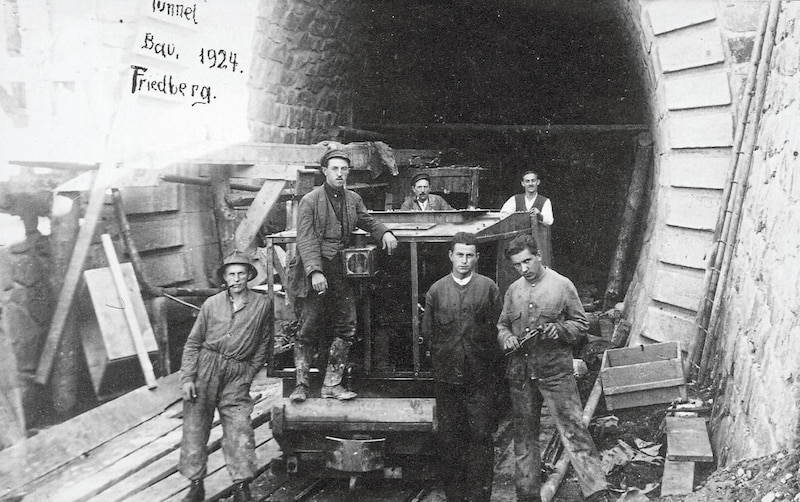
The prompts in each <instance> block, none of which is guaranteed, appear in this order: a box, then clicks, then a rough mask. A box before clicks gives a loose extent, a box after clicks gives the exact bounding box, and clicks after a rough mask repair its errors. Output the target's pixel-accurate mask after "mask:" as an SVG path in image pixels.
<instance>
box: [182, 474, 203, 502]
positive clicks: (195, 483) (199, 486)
mask: <svg viewBox="0 0 800 502" xmlns="http://www.w3.org/2000/svg"><path fill="white" fill-rule="evenodd" d="M205 499H206V489H205V487H204V486H203V478H200V479H193V480H192V484H191V485H189V493H187V494H186V496H185V497H183V500H182V501H181V502H203V501H204V500H205Z"/></svg>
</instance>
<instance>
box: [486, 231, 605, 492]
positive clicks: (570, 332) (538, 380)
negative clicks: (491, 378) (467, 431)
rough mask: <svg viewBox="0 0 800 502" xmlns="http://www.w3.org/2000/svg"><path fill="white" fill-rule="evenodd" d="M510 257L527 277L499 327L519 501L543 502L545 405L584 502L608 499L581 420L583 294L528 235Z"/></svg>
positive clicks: (512, 291) (513, 292)
mask: <svg viewBox="0 0 800 502" xmlns="http://www.w3.org/2000/svg"><path fill="white" fill-rule="evenodd" d="M506 258H508V259H509V260H511V262H512V263H513V264H514V268H515V269H516V270H517V272H519V274H520V275H521V277H520V278H519V279H517V280H516V281H515V282H514V283H512V284H511V286H509V287H508V290H507V291H506V294H505V298H504V301H503V312H502V313H501V314H500V320H499V321H498V323H497V329H498V341H499V342H500V346H501V347H502V348H503V350H505V351H507V352H511V353H508V355H507V359H508V363H507V368H506V377H507V378H508V381H509V387H510V394H511V409H512V421H513V425H514V454H515V457H516V460H515V462H516V480H515V485H516V492H517V501H518V502H539V501H540V500H541V498H540V490H541V478H540V475H541V453H540V448H539V425H540V424H539V418H540V413H541V409H542V404H543V403H544V404H546V405H547V409H548V411H549V413H550V416H551V417H552V418H553V421H554V422H555V424H556V428H557V429H558V432H559V434H560V435H561V442H562V443H563V445H564V451H565V452H566V453H567V455H569V459H570V461H571V462H572V466H573V468H574V469H575V473H576V474H577V477H578V484H579V485H580V488H581V492H583V496H584V499H585V500H587V501H588V502H597V501H609V502H610V501H611V498H610V497H611V496H610V495H609V493H608V490H607V484H606V477H605V474H604V473H603V469H602V467H601V465H600V457H599V455H598V453H597V448H596V447H595V445H594V442H593V441H592V437H591V436H590V435H589V431H588V430H587V429H586V426H584V425H583V422H582V416H583V409H582V407H581V400H580V397H579V395H578V387H577V385H576V383H575V376H574V374H573V369H572V347H573V346H574V345H576V344H578V343H579V342H581V341H583V340H584V339H585V337H586V331H587V330H588V327H589V323H588V321H587V319H586V314H585V313H584V311H583V305H582V304H581V301H580V298H579V297H578V291H577V290H576V289H575V286H574V285H573V284H572V282H571V281H570V280H569V279H567V278H566V277H564V276H562V275H561V274H559V273H558V272H556V271H555V270H552V269H549V268H547V267H545V266H544V265H542V256H541V254H540V253H539V247H538V245H537V243H536V239H535V238H534V237H533V236H532V235H530V234H523V235H519V236H517V237H515V238H514V240H512V241H511V242H510V243H509V245H508V248H507V249H506ZM532 334H535V336H532V337H531V338H528V339H527V340H526V339H525V337H526V336H529V335H532ZM512 351H513V352H512Z"/></svg>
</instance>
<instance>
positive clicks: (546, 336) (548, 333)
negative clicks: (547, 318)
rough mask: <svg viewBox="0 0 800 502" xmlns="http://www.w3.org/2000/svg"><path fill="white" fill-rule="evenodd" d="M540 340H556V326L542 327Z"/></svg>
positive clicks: (548, 324) (551, 324) (547, 325)
mask: <svg viewBox="0 0 800 502" xmlns="http://www.w3.org/2000/svg"><path fill="white" fill-rule="evenodd" d="M540 338H541V339H542V340H558V329H557V328H556V325H555V324H553V323H547V324H545V325H544V326H542V334H541V335H540Z"/></svg>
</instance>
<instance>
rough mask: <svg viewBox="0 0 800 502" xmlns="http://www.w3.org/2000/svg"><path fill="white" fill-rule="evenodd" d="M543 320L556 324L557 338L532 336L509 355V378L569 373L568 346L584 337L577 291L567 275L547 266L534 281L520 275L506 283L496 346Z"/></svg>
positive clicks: (533, 327)
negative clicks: (506, 288) (547, 338)
mask: <svg viewBox="0 0 800 502" xmlns="http://www.w3.org/2000/svg"><path fill="white" fill-rule="evenodd" d="M546 323H555V324H556V328H557V331H558V339H557V340H541V339H539V338H534V339H532V340H530V341H529V342H527V343H525V344H524V345H523V347H521V348H520V349H519V350H517V351H516V352H515V353H514V354H512V355H510V356H509V357H508V358H507V359H508V368H507V371H506V376H507V377H508V379H509V380H522V379H526V378H544V377H550V376H554V375H557V374H563V373H572V371H573V370H572V346H574V345H577V344H578V343H580V342H581V341H583V340H584V339H585V338H586V331H587V330H588V328H589V322H588V321H587V319H586V313H585V312H584V310H583V305H582V304H581V301H580V298H579V297H578V291H577V290H576V289H575V286H574V285H573V284H572V282H571V281H570V280H569V279H567V278H566V277H564V276H563V275H561V274H559V273H558V272H556V271H555V270H552V269H549V268H548V269H545V272H544V275H542V276H541V278H540V279H539V280H538V282H534V283H530V282H529V281H528V280H526V279H525V278H524V277H520V278H519V279H517V280H516V281H515V282H514V283H513V284H511V286H509V287H508V290H507V291H506V295H505V299H504V302H503V312H502V313H501V314H500V320H499V321H498V323H497V329H498V341H499V343H500V346H501V347H502V346H503V344H504V343H505V341H506V340H507V339H508V338H509V337H511V336H512V335H516V337H517V338H518V339H519V340H522V338H523V337H524V336H525V335H527V334H528V333H530V332H531V331H532V330H534V329H535V328H537V327H539V326H542V325H544V324H546Z"/></svg>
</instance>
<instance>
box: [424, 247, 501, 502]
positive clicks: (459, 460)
mask: <svg viewBox="0 0 800 502" xmlns="http://www.w3.org/2000/svg"><path fill="white" fill-rule="evenodd" d="M448 256H449V258H450V262H451V263H452V265H453V268H452V272H451V273H450V274H448V275H447V276H445V277H443V278H441V279H439V280H438V281H436V282H435V283H434V284H433V285H432V286H431V288H430V289H429V290H428V293H427V294H426V295H425V313H424V316H423V318H422V335H423V338H424V339H425V340H427V342H428V343H429V344H430V347H431V355H432V358H433V377H434V381H435V393H436V420H437V423H438V425H439V447H440V458H441V460H442V464H441V465H442V470H441V474H442V481H443V483H444V491H445V495H446V496H447V500H448V501H456V502H462V501H463V502H466V501H469V502H489V500H490V498H491V495H492V479H493V474H494V445H493V443H492V432H494V429H495V425H496V423H495V417H496V410H495V401H494V400H495V381H496V376H495V371H494V366H495V364H496V363H497V359H498V356H499V351H498V350H497V346H496V341H495V340H496V338H497V328H496V322H497V318H498V316H499V315H500V308H501V303H500V290H499V288H498V287H497V284H495V282H494V281H493V280H491V279H490V278H488V277H486V276H483V275H481V274H478V273H476V272H475V266H476V264H477V263H478V251H477V240H476V237H475V235H474V234H470V233H466V232H459V233H456V234H455V235H454V236H453V238H452V240H451V244H450V252H449V254H448Z"/></svg>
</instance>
